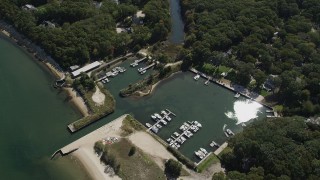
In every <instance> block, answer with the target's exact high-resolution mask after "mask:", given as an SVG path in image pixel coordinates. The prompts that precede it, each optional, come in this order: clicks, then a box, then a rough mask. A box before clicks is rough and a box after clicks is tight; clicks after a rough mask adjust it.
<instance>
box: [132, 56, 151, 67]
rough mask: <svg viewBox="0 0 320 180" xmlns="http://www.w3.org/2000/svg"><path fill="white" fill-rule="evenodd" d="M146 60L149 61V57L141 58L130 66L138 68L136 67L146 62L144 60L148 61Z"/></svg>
mask: <svg viewBox="0 0 320 180" xmlns="http://www.w3.org/2000/svg"><path fill="white" fill-rule="evenodd" d="M146 59H147V57H143V58H141V59H137V60H135V61H134V62H133V63H131V64H130V66H131V67H136V66H138V65H139V63H140V62H142V61H144V60H146Z"/></svg>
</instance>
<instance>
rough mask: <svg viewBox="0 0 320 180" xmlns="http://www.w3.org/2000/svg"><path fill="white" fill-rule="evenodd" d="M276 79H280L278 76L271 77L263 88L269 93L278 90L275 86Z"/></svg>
mask: <svg viewBox="0 0 320 180" xmlns="http://www.w3.org/2000/svg"><path fill="white" fill-rule="evenodd" d="M276 77H278V75H272V74H271V75H269V77H268V78H267V80H266V81H265V82H264V83H263V84H262V88H263V89H265V90H266V91H268V92H269V91H272V90H274V89H275V88H276V86H275V84H274V78H276Z"/></svg>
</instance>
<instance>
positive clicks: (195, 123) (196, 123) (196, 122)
mask: <svg viewBox="0 0 320 180" xmlns="http://www.w3.org/2000/svg"><path fill="white" fill-rule="evenodd" d="M194 125H196V126H198V127H199V128H201V127H202V125H201V124H200V123H199V122H198V121H194Z"/></svg>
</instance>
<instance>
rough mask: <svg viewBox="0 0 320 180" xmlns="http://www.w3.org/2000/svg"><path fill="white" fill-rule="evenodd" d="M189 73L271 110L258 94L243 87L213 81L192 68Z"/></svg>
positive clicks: (216, 80) (213, 79)
mask: <svg viewBox="0 0 320 180" xmlns="http://www.w3.org/2000/svg"><path fill="white" fill-rule="evenodd" d="M189 71H190V72H192V73H195V74H198V75H200V76H201V77H203V78H205V79H208V81H212V82H213V83H215V84H217V85H219V86H222V87H224V88H226V89H228V90H230V91H232V92H234V93H239V94H241V95H242V96H244V97H246V98H248V99H251V100H254V101H256V102H258V103H260V104H261V105H263V106H265V107H267V108H269V109H272V107H271V106H269V105H266V104H264V103H262V102H261V101H262V100H263V99H264V97H263V96H261V95H259V94H256V93H253V92H250V91H249V90H248V89H246V88H243V87H242V88H240V87H241V86H239V85H229V84H225V83H222V82H221V81H219V80H218V79H215V78H213V77H211V76H208V75H206V74H204V73H202V72H200V71H198V70H196V69H194V68H190V69H189ZM236 88H239V89H241V90H237V89H236ZM276 117H278V114H276Z"/></svg>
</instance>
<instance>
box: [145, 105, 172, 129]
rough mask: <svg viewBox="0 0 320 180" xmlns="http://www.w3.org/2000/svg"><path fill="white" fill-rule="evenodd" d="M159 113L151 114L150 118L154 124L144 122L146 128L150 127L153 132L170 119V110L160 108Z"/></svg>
mask: <svg viewBox="0 0 320 180" xmlns="http://www.w3.org/2000/svg"><path fill="white" fill-rule="evenodd" d="M160 114H161V115H160ZM160 114H158V113H154V114H152V115H151V119H153V120H154V121H155V122H156V123H155V124H154V125H151V124H150V123H146V126H147V127H148V128H151V130H152V131H153V132H154V133H158V132H159V130H160V129H161V128H162V126H166V125H167V124H168V123H169V122H170V121H171V120H172V119H171V117H170V112H167V111H165V110H162V111H161V113H160ZM160 123H161V124H162V125H161V124H160Z"/></svg>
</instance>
